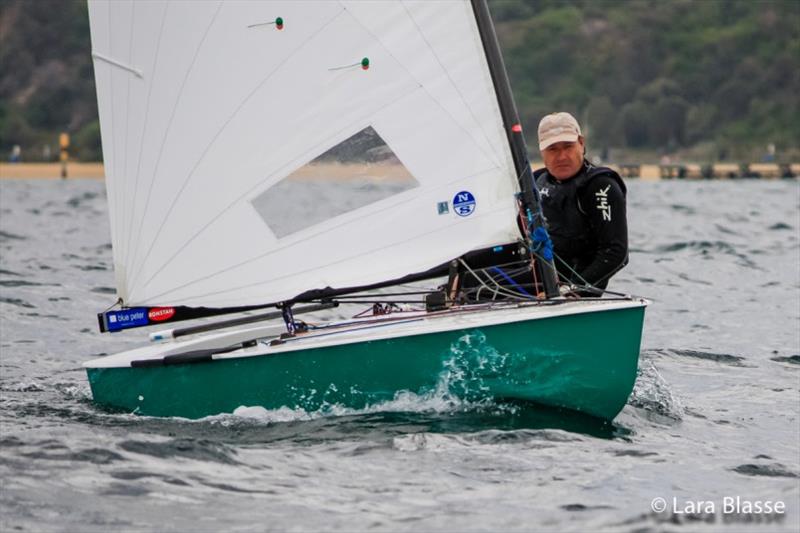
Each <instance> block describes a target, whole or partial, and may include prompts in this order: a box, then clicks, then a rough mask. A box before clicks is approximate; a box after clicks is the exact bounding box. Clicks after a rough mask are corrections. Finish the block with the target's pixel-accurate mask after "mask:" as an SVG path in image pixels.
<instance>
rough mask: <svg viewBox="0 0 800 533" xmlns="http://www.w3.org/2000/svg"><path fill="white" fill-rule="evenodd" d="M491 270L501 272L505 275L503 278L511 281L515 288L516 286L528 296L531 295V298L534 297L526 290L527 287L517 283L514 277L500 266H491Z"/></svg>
mask: <svg viewBox="0 0 800 533" xmlns="http://www.w3.org/2000/svg"><path fill="white" fill-rule="evenodd" d="M490 270H494V271H495V272H497V273H498V274H500V275H501V276H503V278H504V279H505V280H506V281H507V282H509V283H510V284H511V285H512V286H513V287H515V288H516V289H517V290H518V291H519V292H521V293H523V294H525V295H526V296H530V297H531V298H533V296H531V293H529V292H528V291H526V290H525V289H523V288H522V287H520V286H519V285H518V284H517V282H516V281H514V279H513V278H511V277H510V276H509V275H508V274H506V273H505V272H503V271H502V270H501V269H500V268H499V267H491V268H490Z"/></svg>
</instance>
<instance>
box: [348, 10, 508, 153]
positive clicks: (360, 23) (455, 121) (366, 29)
mask: <svg viewBox="0 0 800 533" xmlns="http://www.w3.org/2000/svg"><path fill="white" fill-rule="evenodd" d="M345 9H347V8H346V7H345ZM348 13H349V14H350V16H351V17H352V18H353V20H355V21H356V22H357V23H358V25H359V26H361V28H362V29H364V31H366V32H367V33H368V34H370V35H371V36H372V38H373V39H375V41H376V42H377V43H378V44H380V45H381V48H383V49H384V50H386V53H387V54H389V56H391V58H392V59H394V60H395V62H396V63H397V64H398V65H400V66H402V67H403V68H404V69H405V71H406V73H408V75H409V76H411V79H413V80H414V81H416V82H417V83H418V84H419V86H420V87H422V89H423V90H424V91H425V93H426V94H427V95H428V97H429V98H430V99H431V101H433V102H434V103H435V104H436V105H437V106H439V108H440V109H441V110H442V111H444V113H445V114H446V115H448V116H449V117H450V119H451V120H452V121H453V123H455V124H456V126H458V128H459V129H461V131H463V132H464V133H465V134H466V135H467V137H469V138H470V139H471V140H472V142H473V143H475V146H477V147H478V149H479V150H480V151H481V152H482V153H483V155H485V156H486V158H487V159H489V160H490V161H492V162H493V163H495V164H496V165H497V164H498V163H497V161H495V160H494V158H493V157H492V155H491V154H488V153H487V152H486V150H485V149H484V148H483V147H482V146H481V144H480V143H478V142H476V141H475V138H474V137H473V136H472V134H471V133H470V132H469V131H468V130H467V129H466V128H465V127H464V126H463V125H462V124H461V123H460V122H459V121H458V120H456V118H455V117H454V116H453V114H452V113H451V112H450V110H449V109H447V108H445V107H444V106H443V105H442V104H441V102H439V100H438V99H436V98H435V97H434V96H433V94H431V92H430V91H429V90H428V88H427V87H426V86H425V84H424V83H420V81H419V80H418V79H417V77H416V76H414V74H413V73H412V72H411V71H410V70H409V69H408V67H407V66H406V65H405V63H403V62H402V61H400V60H399V59H397V57H395V55H394V54H393V53H392V51H391V50H390V49H389V47H388V46H386V45H385V44H383V41H381V40H380V38H379V37H378V36H377V35H375V33H373V32H372V31H371V30H370V29H369V28H368V27H367V26H365V25H364V23H362V22H361V20H359V18H358V17H357V16H356V15H355V14H353V13H352V12H350V11H348ZM412 22H413V19H412ZM423 40H425V39H424V37H423ZM425 44H426V45H427V46H428V48H429V49H430V45H429V44H428V42H427V41H425ZM432 53H433V52H432ZM433 55H434V57H435V56H436V54H435V53H433Z"/></svg>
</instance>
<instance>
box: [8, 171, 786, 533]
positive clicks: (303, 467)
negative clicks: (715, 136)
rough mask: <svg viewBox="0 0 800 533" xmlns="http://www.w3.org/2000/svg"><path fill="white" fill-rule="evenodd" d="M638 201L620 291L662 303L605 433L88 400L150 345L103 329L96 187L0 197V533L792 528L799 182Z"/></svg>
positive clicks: (728, 185) (475, 410)
mask: <svg viewBox="0 0 800 533" xmlns="http://www.w3.org/2000/svg"><path fill="white" fill-rule="evenodd" d="M629 189H630V190H629V224H630V227H631V235H630V237H631V248H632V250H631V262H630V265H629V266H628V267H626V269H625V270H623V271H622V272H621V273H620V274H618V275H617V276H616V277H615V278H614V280H612V282H611V285H610V287H609V288H610V289H613V290H617V291H621V292H626V293H633V294H636V295H641V296H646V297H648V298H650V299H651V300H652V302H653V303H652V305H651V307H650V308H649V309H648V312H647V317H646V325H645V333H644V338H643V341H642V353H641V360H640V375H639V379H638V382H637V385H636V389H635V391H634V394H633V395H632V397H631V398H630V400H629V403H628V405H627V406H626V407H625V409H624V410H623V411H622V413H621V414H620V415H619V416H618V417H617V418H616V420H615V421H614V422H613V424H601V423H599V422H596V421H594V420H592V419H586V418H583V417H580V416H576V415H569V414H564V413H558V414H553V413H548V412H544V411H541V410H540V409H538V408H535V407H531V406H528V407H522V406H517V407H514V408H509V407H506V406H493V405H470V404H468V403H464V402H461V401H459V400H458V399H457V398H454V397H451V396H449V395H447V394H446V393H442V395H441V396H432V397H426V398H420V397H416V396H414V395H405V396H402V397H399V398H398V399H396V400H395V401H393V402H390V403H388V404H384V405H379V406H374V407H373V408H370V409H368V410H365V411H342V412H341V413H340V416H325V417H321V416H318V415H317V414H315V413H304V412H298V411H291V410H288V409H284V410H279V411H264V410H260V409H241V410H239V411H237V413H236V414H224V415H219V416H215V417H211V418H208V419H204V420H200V421H186V420H179V419H154V418H145V417H138V416H134V415H120V414H109V413H106V412H103V411H101V410H99V409H97V408H96V407H95V406H94V405H93V404H92V403H91V395H90V391H89V387H88V384H87V381H86V375H85V373H84V371H83V370H82V368H81V366H80V365H81V363H82V362H83V361H85V360H88V359H90V358H93V357H96V356H97V355H98V354H103V353H113V352H115V351H118V350H121V349H123V348H128V347H132V346H135V345H138V344H141V343H143V342H144V340H143V339H144V335H143V333H141V332H131V333H125V334H120V335H118V336H108V335H101V334H100V333H98V332H97V320H96V316H95V314H96V313H97V312H98V311H102V310H104V309H105V308H107V307H109V306H110V305H111V304H112V303H113V301H114V299H115V296H114V289H113V288H112V287H113V273H112V271H111V263H112V261H111V245H110V237H109V230H108V219H107V213H106V200H105V195H104V187H103V183H102V182H101V181H94V180H69V181H50V180H41V181H36V180H31V181H21V180H19V181H18V180H0V354H1V355H0V531H14V530H21V531H98V532H99V531H102V532H105V531H109V530H113V531H138V530H159V531H190V530H192V531H218V530H226V531H264V530H291V531H306V530H327V531H353V530H356V531H366V530H370V531H490V530H491V531H495V530H496V531H530V530H537V531H593V530H606V531H663V530H670V531H697V530H720V531H741V530H752V531H764V530H767V531H770V530H778V531H783V530H787V531H797V530H798V528H800V477H798V476H800V185H799V184H798V182H797V181H795V180H789V181H773V182H766V181H718V182H707V181H704V182H655V183H647V182H637V181H630V182H629ZM576 334H579V332H576ZM609 334H610V335H613V332H609ZM737 497H738V498H739V500H738V502H739V508H738V510H739V511H742V512H739V513H735V512H729V511H736V510H737V509H736V508H735V507H734V506H735V502H736V498H737ZM658 498H663V500H659V499H658ZM700 501H703V502H705V503H703V504H700V503H698V502H700ZM767 501H769V502H771V503H770V505H771V506H773V511H774V505H775V503H776V502H781V503H782V505H784V506H785V512H783V513H781V512H768V513H761V514H754V513H747V512H745V511H747V509H746V507H744V506H745V505H746V504H747V503H748V502H749V503H750V504H754V503H755V502H760V503H762V504H764V502H767ZM709 503H710V504H711V507H709ZM676 506H677V509H675V508H674V507H676ZM664 507H665V508H666V509H664V510H663V511H662V510H661V509H662V508H664ZM778 507H779V508H780V506H778ZM654 509H655V510H654ZM658 511H660V512H658Z"/></svg>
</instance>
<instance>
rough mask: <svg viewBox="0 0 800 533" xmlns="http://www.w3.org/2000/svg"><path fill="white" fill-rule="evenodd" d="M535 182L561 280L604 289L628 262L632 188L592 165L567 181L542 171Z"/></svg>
mask: <svg viewBox="0 0 800 533" xmlns="http://www.w3.org/2000/svg"><path fill="white" fill-rule="evenodd" d="M534 178H535V179H536V186H537V187H538V189H539V192H540V194H541V202H542V212H543V214H544V217H545V219H546V220H547V225H548V231H549V233H550V238H551V239H552V241H553V248H554V251H555V253H556V256H557V257H556V259H555V265H556V270H557V271H558V273H559V276H560V277H561V278H562V279H563V280H567V281H569V282H571V283H575V284H579V285H583V284H584V283H585V282H588V283H590V284H591V285H594V286H595V287H598V288H601V289H604V288H605V287H606V286H607V285H608V280H609V278H610V277H611V276H612V275H613V274H614V273H615V272H617V271H618V270H620V269H621V268H622V267H624V266H625V265H626V264H627V263H628V223H627V215H626V212H625V194H626V192H627V189H626V187H625V183H624V182H623V181H622V178H620V177H619V174H617V173H616V172H614V171H613V170H611V169H610V168H605V167H595V166H594V165H592V164H591V163H589V162H588V161H584V164H583V167H582V168H581V170H580V172H578V174H576V175H575V176H573V177H572V178H569V179H566V180H562V181H559V180H557V179H555V178H554V177H552V176H551V175H550V174H549V173H548V172H547V169H540V170H537V171H536V172H535V173H534ZM559 258H560V259H559ZM573 271H574V272H573Z"/></svg>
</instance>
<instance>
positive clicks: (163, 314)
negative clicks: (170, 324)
mask: <svg viewBox="0 0 800 533" xmlns="http://www.w3.org/2000/svg"><path fill="white" fill-rule="evenodd" d="M174 315H175V308H174V307H154V308H153V309H150V311H149V312H148V313H147V318H149V319H150V320H151V321H152V322H162V321H164V320H169V319H170V318H172V317H173V316H174Z"/></svg>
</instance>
